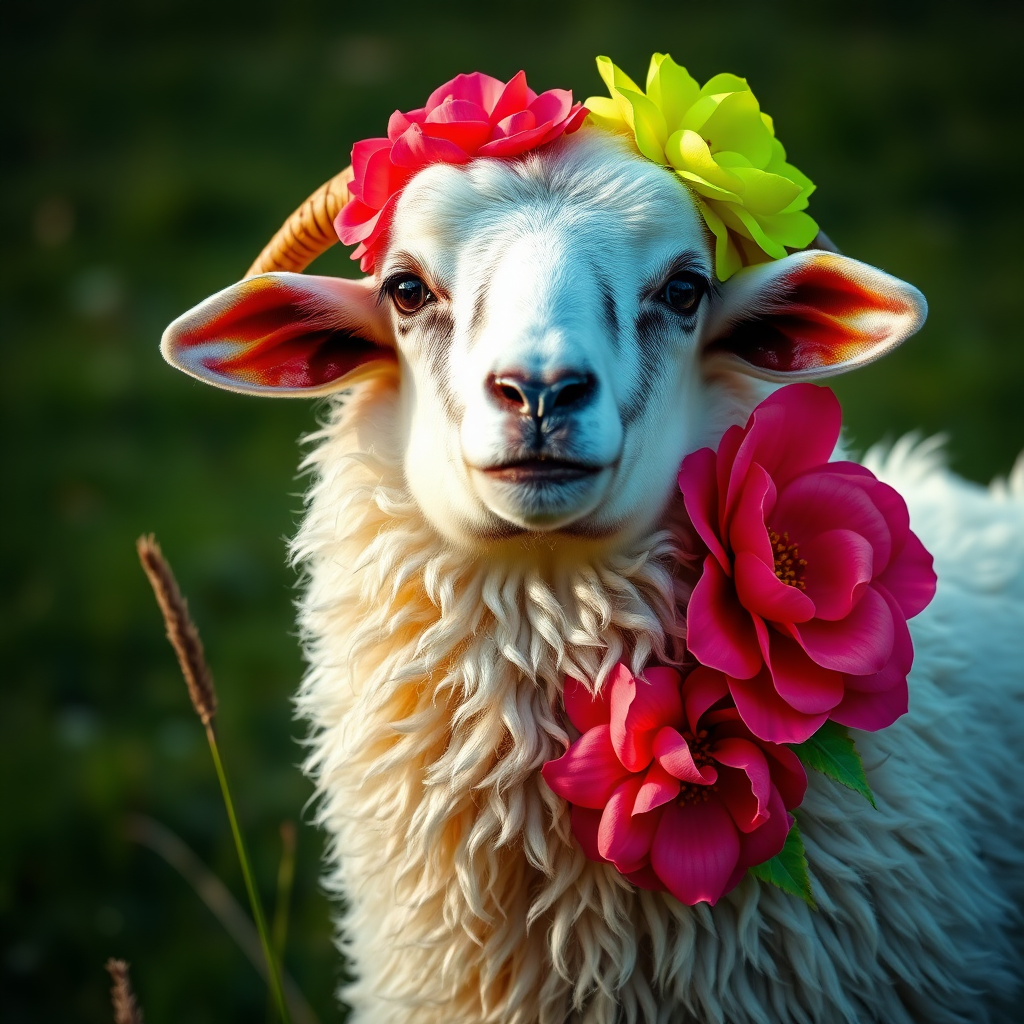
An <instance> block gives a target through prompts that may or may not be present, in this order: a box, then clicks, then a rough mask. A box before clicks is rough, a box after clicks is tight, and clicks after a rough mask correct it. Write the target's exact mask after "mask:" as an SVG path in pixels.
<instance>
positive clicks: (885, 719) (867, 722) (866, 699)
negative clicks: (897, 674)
mask: <svg viewBox="0 0 1024 1024" xmlns="http://www.w3.org/2000/svg"><path fill="white" fill-rule="evenodd" d="M909 700H910V695H909V691H908V689H907V680H906V677H904V678H903V679H902V681H900V682H898V683H897V684H896V685H895V686H894V687H893V688H892V689H891V690H881V691H876V692H873V693H872V692H867V691H864V690H854V689H853V688H852V687H847V690H846V695H845V696H844V697H843V700H842V703H841V704H840V705H839V707H837V708H834V709H833V710H832V712H831V713H830V714H829V716H828V717H829V718H831V719H832V721H833V722H838V723H839V724H840V725H846V726H849V727H850V728H851V729H863V730H864V731H865V732H877V731H878V730H879V729H886V728H888V727H889V726H890V725H892V723H893V722H895V721H896V719H897V718H899V717H900V716H901V715H905V714H906V713H907V710H908V708H909Z"/></svg>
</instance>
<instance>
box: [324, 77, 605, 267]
mask: <svg viewBox="0 0 1024 1024" xmlns="http://www.w3.org/2000/svg"><path fill="white" fill-rule="evenodd" d="M586 116H587V111H586V109H585V108H584V107H583V106H582V105H581V104H579V103H577V104H575V105H574V104H573V102H572V93H571V92H569V91H568V90H566V89H550V90H548V91H547V92H544V93H541V94H540V95H539V96H538V95H537V94H536V93H535V92H534V91H533V90H532V89H530V88H529V87H528V86H527V84H526V74H525V72H522V71H520V72H519V74H517V75H516V76H515V77H514V78H513V79H512V80H511V81H510V82H508V83H505V82H499V81H498V79H496V78H491V77H490V76H489V75H484V74H481V73H480V72H479V71H476V72H474V73H473V74H471V75H458V76H457V77H455V78H453V79H452V80H451V81H450V82H446V83H445V84H444V85H442V86H441V87H440V88H439V89H435V90H434V91H433V92H432V93H431V94H430V98H429V99H428V100H427V105H426V106H425V107H421V108H420V109H419V110H410V111H407V112H406V113H404V114H403V113H402V112H401V111H399V110H396V111H395V112H394V113H393V114H392V115H391V120H390V121H389V122H388V137H387V138H386V139H364V140H363V141H362V142H357V143H356V144H355V145H354V146H353V147H352V170H353V173H354V175H355V176H354V178H353V180H352V183H351V184H350V185H349V191H350V192H351V194H352V201H351V202H349V203H348V205H347V206H345V207H344V209H342V211H341V213H339V214H338V217H337V219H336V220H335V222H334V227H335V230H336V231H337V232H338V237H339V238H340V239H341V240H342V241H343V242H344V243H345V244H346V245H352V244H354V243H356V242H359V243H360V244H359V247H358V248H357V249H356V251H355V252H354V253H353V254H352V258H353V259H358V260H360V266H361V267H362V269H363V271H364V273H368V274H369V273H372V271H373V265H374V262H375V260H376V256H377V252H378V250H379V248H380V246H381V245H382V244H383V242H384V240H385V239H386V237H387V228H388V225H389V224H390V222H391V215H392V213H393V211H394V207H395V204H396V203H397V202H398V196H399V195H400V194H401V191H402V189H403V188H404V187H405V185H406V184H407V183H408V181H409V180H410V179H411V178H412V176H413V175H414V174H415V173H416V172H417V171H419V170H422V169H423V168H424V167H426V166H427V165H428V164H435V163H447V164H464V163H468V162H469V161H470V160H471V159H473V157H475V156H518V155H519V154H520V153H525V152H527V151H528V150H531V149H536V148H537V147H538V146H543V145H544V143H546V142H551V141H552V140H553V139H557V138H558V137H559V136H560V135H568V134H569V133H570V132H574V131H576V129H577V128H579V126H580V125H581V124H582V123H583V119H584V118H585V117H586Z"/></svg>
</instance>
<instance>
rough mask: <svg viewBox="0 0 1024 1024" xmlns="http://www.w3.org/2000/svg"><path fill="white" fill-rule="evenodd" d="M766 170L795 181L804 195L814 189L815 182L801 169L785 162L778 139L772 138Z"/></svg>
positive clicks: (783, 152) (783, 150)
mask: <svg viewBox="0 0 1024 1024" xmlns="http://www.w3.org/2000/svg"><path fill="white" fill-rule="evenodd" d="M765 170H766V171H769V172H770V173H772V174H781V175H782V177H783V178H789V180H790V181H795V182H796V183H797V184H798V185H799V186H800V188H801V189H802V190H803V192H804V195H805V196H809V195H810V194H811V193H812V192H813V191H814V189H815V184H814V182H813V181H811V179H810V178H808V177H807V175H806V174H804V173H803V171H801V170H799V169H798V168H796V167H794V166H793V165H792V164H790V163H786V151H785V149H783V147H782V143H781V142H779V140H778V139H772V157H771V159H770V160H769V161H768V165H767V167H765Z"/></svg>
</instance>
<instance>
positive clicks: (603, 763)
mask: <svg viewBox="0 0 1024 1024" xmlns="http://www.w3.org/2000/svg"><path fill="white" fill-rule="evenodd" d="M541 774H542V775H543V776H544V781H545V782H546V783H547V784H548V785H549V786H550V787H551V789H552V790H553V791H554V792H555V793H557V794H558V795H559V796H560V797H562V799H563V800H568V801H569V803H571V804H577V805H579V806H580V807H592V808H594V809H595V810H597V809H602V808H604V806H605V804H606V803H608V799H609V797H610V796H611V795H612V793H614V792H615V790H616V789H617V788H618V787H619V785H620V784H621V783H622V782H624V781H625V780H626V779H627V778H628V777H629V776H630V774H632V773H631V772H629V771H627V770H626V769H625V768H623V767H622V765H621V763H620V762H619V759H618V758H617V757H616V756H615V751H614V749H613V748H612V738H611V731H610V729H609V727H608V726H607V725H599V726H597V727H596V728H595V729H591V730H590V731H589V732H585V733H584V734H583V735H582V736H581V737H580V738H579V739H578V740H577V741H576V742H575V743H573V744H572V746H570V747H569V749H568V750H567V751H566V752H565V753H564V754H563V755H562V756H561V757H559V758H557V759H556V760H554V761H548V762H547V763H546V764H545V765H544V767H543V768H542V769H541Z"/></svg>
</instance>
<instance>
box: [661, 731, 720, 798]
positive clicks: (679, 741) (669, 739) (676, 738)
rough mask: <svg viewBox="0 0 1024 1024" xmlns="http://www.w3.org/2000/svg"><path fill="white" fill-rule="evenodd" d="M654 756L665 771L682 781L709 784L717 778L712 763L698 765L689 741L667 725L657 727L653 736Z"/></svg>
mask: <svg viewBox="0 0 1024 1024" xmlns="http://www.w3.org/2000/svg"><path fill="white" fill-rule="evenodd" d="M654 756H655V758H656V759H657V762H658V764H660V765H661V767H662V768H664V769H665V771H667V772H668V773H669V774H670V775H672V776H674V777H675V778H677V779H680V780H681V781H683V782H692V783H694V784H696V785H699V786H710V785H712V784H713V783H714V782H715V780H716V779H717V778H718V770H717V769H716V768H715V767H714V766H713V765H705V766H704V767H703V768H701V767H698V765H697V764H696V763H695V762H694V760H693V753H692V751H691V750H690V745H689V743H687V742H686V740H685V739H684V738H683V737H682V736H680V735H679V733H678V732H677V731H676V730H675V729H671V728H669V727H667V726H666V727H665V728H664V729H659V730H658V734H657V736H655V737H654Z"/></svg>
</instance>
